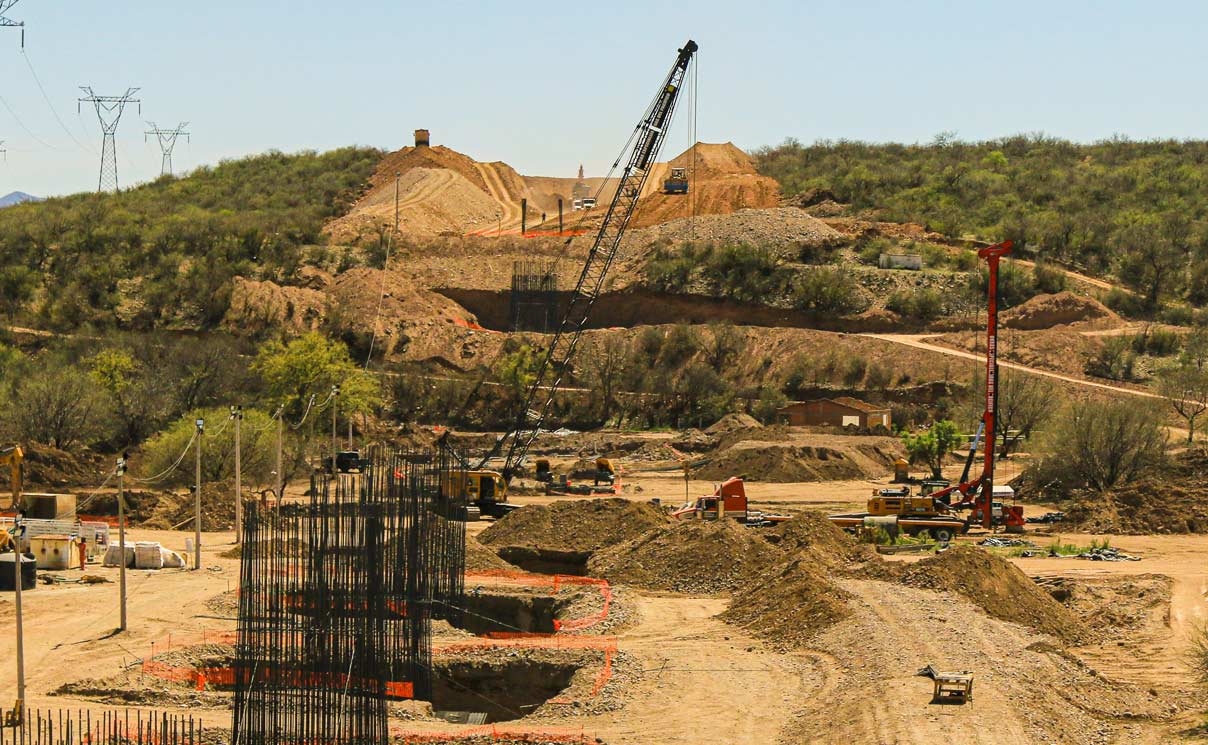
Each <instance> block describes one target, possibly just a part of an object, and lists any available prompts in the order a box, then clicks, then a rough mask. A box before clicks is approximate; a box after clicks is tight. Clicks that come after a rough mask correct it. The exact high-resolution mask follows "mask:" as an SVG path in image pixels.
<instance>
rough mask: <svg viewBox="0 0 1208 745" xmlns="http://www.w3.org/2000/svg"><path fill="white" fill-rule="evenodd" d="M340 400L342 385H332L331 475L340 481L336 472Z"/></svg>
mask: <svg viewBox="0 0 1208 745" xmlns="http://www.w3.org/2000/svg"><path fill="white" fill-rule="evenodd" d="M339 402H340V386H338V385H333V386H332V387H331V477H332V478H333V479H335V480H336V482H337V483H338V482H339V480H340V477H339V475H338V473H337V472H336V448H337V447H339V446H338V445H337V444H336V410H337V409H338V408H339V406H338V404H339Z"/></svg>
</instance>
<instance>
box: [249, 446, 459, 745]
mask: <svg viewBox="0 0 1208 745" xmlns="http://www.w3.org/2000/svg"><path fill="white" fill-rule="evenodd" d="M453 465H454V462H453V460H452V459H451V457H450V455H449V454H448V453H447V452H446V451H444V450H443V449H439V450H437V451H434V452H424V453H413V454H386V453H385V452H383V451H381V450H374V451H371V452H370V454H369V457H368V459H367V460H366V461H364V463H363V466H362V468H361V471H360V473H348V474H337V475H336V477H335V480H334V481H329V480H328V479H327V478H325V477H323V476H319V477H317V478H314V479H312V489H311V494H312V495H313V496H312V498H311V500H310V502H309V503H306V504H285V505H282V506H280V507H277V508H272V509H266V508H263V507H261V506H259V505H257V504H255V503H248V504H247V506H246V508H245V509H246V513H245V517H244V525H243V536H242V538H243V548H242V567H241V579H240V606H239V633H238V642H237V645H236V660H235V709H234V715H233V726H232V730H233V733H234V737H235V738H236V739H237V741H238V742H239V743H241V744H242V745H278V744H281V743H297V742H323V743H331V744H333V745H335V744H338V743H364V744H369V743H386V742H388V740H389V732H388V729H387V705H388V703H389V701H390V700H393V699H409V698H426V697H429V696H430V695H431V688H432V681H431V642H430V638H431V630H430V622H431V620H432V619H433V618H447V617H448V615H449V613H448V609H451V608H455V607H457V606H460V605H461V602H460V596H461V593H462V590H463V589H464V585H463V583H464V578H463V572H464V566H465V523H463V522H459V521H454V520H449V519H447V518H446V516H447V515H452V514H455V513H454V512H453V511H452V510H454V509H456V508H458V507H460V506H461V503H460V500H461V496H460V495H449V494H447V493H446V492H445V491H444V487H446V486H448V485H450V484H453V483H455V481H454V479H451V478H450V477H449V474H450V470H451V468H452V467H453Z"/></svg>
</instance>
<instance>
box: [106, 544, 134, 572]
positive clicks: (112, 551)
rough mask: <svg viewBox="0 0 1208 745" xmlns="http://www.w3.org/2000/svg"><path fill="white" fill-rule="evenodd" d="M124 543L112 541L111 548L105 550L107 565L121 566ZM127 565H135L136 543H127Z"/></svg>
mask: <svg viewBox="0 0 1208 745" xmlns="http://www.w3.org/2000/svg"><path fill="white" fill-rule="evenodd" d="M122 563H123V562H122V544H121V543H110V544H109V549H108V550H106V551H105V564H104V565H105V566H107V567H120V566H121V565H122ZM125 564H126V566H127V567H131V566H134V544H133V543H130V542H127V543H126V561H125Z"/></svg>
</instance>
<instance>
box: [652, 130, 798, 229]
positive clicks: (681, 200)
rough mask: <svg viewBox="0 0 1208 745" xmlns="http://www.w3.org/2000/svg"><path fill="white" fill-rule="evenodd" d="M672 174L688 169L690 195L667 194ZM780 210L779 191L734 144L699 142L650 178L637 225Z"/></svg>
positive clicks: (660, 167) (777, 186)
mask: <svg viewBox="0 0 1208 745" xmlns="http://www.w3.org/2000/svg"><path fill="white" fill-rule="evenodd" d="M671 168H687V169H688V173H689V174H690V175H689V178H690V184H691V185H690V188H691V190H692V193H691V194H689V195H683V194H664V193H663V192H662V188H663V181H664V179H666V178H667V176H669V175H670V172H671ZM779 204H780V185H779V184H777V183H776V180H775V179H771V178H768V177H767V176H761V175H759V174H758V173H757V172H756V170H755V161H754V160H753V159H752V158H751V156H750V155H747V154H746V153H744V152H743V151H742V150H740V149H738V148H737V147H735V145H734V144H733V143H730V142H726V143H721V144H711V143H704V142H700V143H697V144H696V145H695V146H693V147H691V148H689V149H688V150H686V151H684V152H683V153H681V154H680V155H678V156H676V157H675V158H673V159H672V160H671V162H670V163H668V164H666V165H660V166H659V167H657V168H656V169H655V170H654V171H653V172H652V173H651V177H650V182H648V183H647V187H646V190H645V192H644V193H643V194H642V199H641V201H640V202H639V203H638V211H637V214H636V215H635V216H634V225H635V226H637V227H643V226H647V225H658V224H659V223H664V222H667V221H669V220H676V219H679V218H685V217H689V216H691V215H692V214H693V210H695V214H696V215H697V216H700V215H725V214H729V213H731V212H734V211H736V210H740V209H763V208H767V207H776V206H777V205H779Z"/></svg>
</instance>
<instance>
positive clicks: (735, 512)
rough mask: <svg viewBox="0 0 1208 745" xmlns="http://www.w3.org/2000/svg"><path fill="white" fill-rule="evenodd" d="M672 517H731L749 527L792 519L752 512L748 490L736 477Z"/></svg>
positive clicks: (678, 510) (686, 518) (688, 518)
mask: <svg viewBox="0 0 1208 745" xmlns="http://www.w3.org/2000/svg"><path fill="white" fill-rule="evenodd" d="M671 516H672V517H674V518H675V519H677V520H691V519H697V520H720V519H721V518H723V517H730V518H733V519H735V520H739V521H741V522H743V523H745V524H747V525H766V524H769V523H778V522H785V521H786V520H789V519H790V517H789V516H788V515H769V514H766V513H763V512H757V511H751V510H750V509H749V508H748V507H747V488H746V486H745V485H744V484H743V481H742V479H740V478H738V477H736V476H734V477H730V478H728V479H726V480H725V481H723V482H722V483H721V484H719V485H718V486H717V488H716V489H714V490H713V493H712V494H710V495H708V496H705V497H698V498H697V500H696V501H695V502H689V503H687V504H685V505H684V506H683V507H680V508H679V509H677V510H675V511H673V512H672V513H671Z"/></svg>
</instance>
